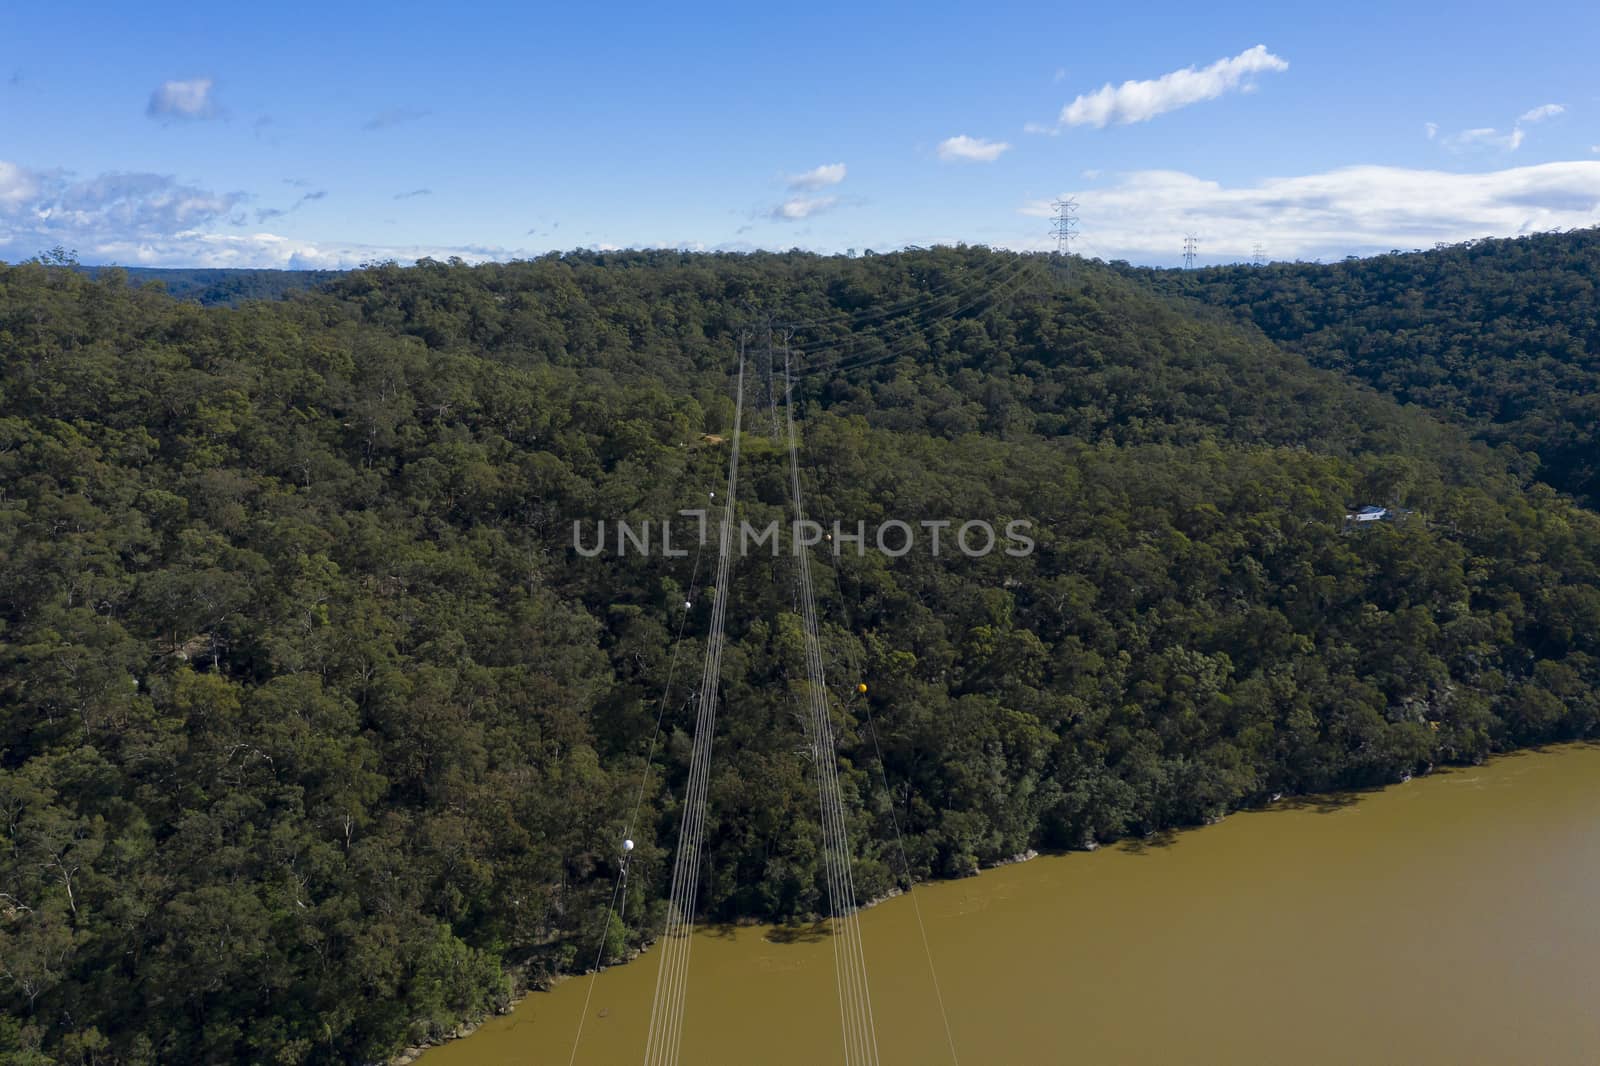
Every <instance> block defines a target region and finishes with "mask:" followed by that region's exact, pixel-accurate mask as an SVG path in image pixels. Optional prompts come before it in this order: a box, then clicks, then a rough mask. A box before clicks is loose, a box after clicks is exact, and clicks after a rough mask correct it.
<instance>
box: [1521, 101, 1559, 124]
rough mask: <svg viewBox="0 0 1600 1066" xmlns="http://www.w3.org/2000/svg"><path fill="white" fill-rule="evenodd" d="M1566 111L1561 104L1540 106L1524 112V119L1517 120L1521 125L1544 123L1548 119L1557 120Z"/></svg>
mask: <svg viewBox="0 0 1600 1066" xmlns="http://www.w3.org/2000/svg"><path fill="white" fill-rule="evenodd" d="M1565 110H1566V108H1564V107H1562V106H1561V105H1560V104H1540V105H1539V106H1538V107H1535V108H1532V109H1531V110H1528V111H1524V112H1523V113H1522V117H1521V118H1519V119H1517V121H1518V122H1519V123H1520V122H1543V121H1544V120H1545V119H1547V118H1555V117H1556V116H1557V115H1559V114H1561V113H1562V112H1563V111H1565Z"/></svg>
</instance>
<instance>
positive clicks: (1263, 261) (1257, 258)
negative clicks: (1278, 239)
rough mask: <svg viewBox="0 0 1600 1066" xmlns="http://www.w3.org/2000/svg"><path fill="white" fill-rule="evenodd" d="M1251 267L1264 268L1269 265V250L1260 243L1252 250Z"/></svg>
mask: <svg viewBox="0 0 1600 1066" xmlns="http://www.w3.org/2000/svg"><path fill="white" fill-rule="evenodd" d="M1250 265H1251V266H1258V267H1264V266H1266V265H1267V250H1266V249H1265V248H1263V247H1261V245H1260V244H1259V243H1257V244H1256V246H1255V247H1254V248H1252V249H1251V250H1250Z"/></svg>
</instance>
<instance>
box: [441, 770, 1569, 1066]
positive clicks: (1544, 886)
mask: <svg viewBox="0 0 1600 1066" xmlns="http://www.w3.org/2000/svg"><path fill="white" fill-rule="evenodd" d="M1596 810H1600V747H1596V746H1594V745H1582V744H1580V745H1567V746H1562V747H1560V748H1555V749H1550V750H1548V751H1545V752H1540V753H1518V754H1511V755H1506V756H1501V757H1499V758H1496V759H1495V760H1492V761H1491V762H1489V763H1488V764H1486V765H1484V766H1479V767H1457V768H1441V769H1439V770H1437V771H1436V772H1435V773H1434V774H1432V775H1429V776H1426V777H1419V778H1417V779H1416V780H1415V781H1412V782H1410V783H1408V784H1405V785H1401V786H1395V787H1390V788H1387V789H1382V790H1376V791H1371V792H1363V793H1356V794H1344V795H1334V796H1321V797H1306V798H1299V799H1295V798H1289V799H1285V800H1283V801H1282V802H1280V803H1279V804H1276V805H1274V806H1273V807H1272V808H1270V809H1267V810H1264V811H1255V810H1251V811H1243V812H1239V813H1237V814H1235V815H1233V816H1231V817H1229V818H1227V819H1226V820H1225V821H1223V822H1222V823H1221V824H1219V825H1215V826H1211V827H1208V828H1205V829H1204V831H1203V832H1184V833H1176V834H1171V835H1163V836H1161V837H1157V838H1153V839H1149V840H1134V841H1124V842H1122V843H1120V844H1117V845H1114V846H1109V847H1105V848H1102V849H1100V851H1099V852H1097V853H1096V854H1093V855H1087V854H1082V853H1076V852H1074V853H1069V854H1065V855H1044V856H1041V857H1039V858H1038V859H1036V860H1035V861H1032V862H1026V863H1021V864H1016V865H1007V866H1001V867H998V868H994V869H991V870H988V871H985V872H984V873H983V874H982V875H980V876H978V877H976V878H966V879H961V880H955V881H940V882H930V883H927V884H924V885H919V886H918V889H917V900H918V908H915V909H914V908H911V907H907V906H905V905H904V904H902V903H897V902H894V901H890V902H888V903H886V904H885V905H883V906H880V907H874V908H872V909H871V910H870V911H869V912H867V913H866V914H864V915H863V918H862V930H863V939H864V942H865V945H866V951H867V957H868V963H869V967H870V969H871V974H872V981H873V1006H874V1011H875V1014H876V1016H877V1019H878V1032H879V1040H880V1045H881V1046H882V1049H883V1061H884V1062H885V1063H886V1064H889V1063H897V1062H904V1063H914V1062H915V1063H927V1062H938V1061H949V1057H950V1056H949V1049H948V1046H947V1044H946V1042H945V1037H944V1033H945V1029H944V1025H943V1021H942V1019H941V1018H940V1015H939V1013H938V1008H937V999H936V997H935V994H934V989H933V982H932V975H931V972H930V970H929V966H928V960H927V956H925V955H924V952H923V948H922V941H921V938H920V936H919V932H918V927H917V926H918V923H917V915H916V911H917V910H918V909H920V912H921V917H922V919H923V921H924V923H925V928H926V932H927V942H928V945H929V947H930V948H931V953H932V956H933V960H934V962H935V963H936V964H937V974H938V978H939V984H940V985H941V987H942V989H943V996H944V1000H945V1002H946V1004H947V1006H948V1008H949V1011H950V1024H951V1032H952V1034H953V1036H954V1037H955V1040H956V1044H957V1047H958V1048H959V1049H960V1051H961V1054H962V1057H963V1058H967V1059H969V1060H971V1061H993V1062H1023V1061H1027V1062H1034V1061H1054V1060H1055V1059H1057V1058H1059V1057H1061V1056H1060V1054H1058V1052H1060V1051H1061V1048H1062V1041H1063V1040H1064V1039H1065V1038H1066V1037H1065V1034H1071V1046H1072V1049H1073V1055H1072V1057H1073V1058H1075V1059H1083V1060H1087V1061H1116V1062H1129V1063H1140V1062H1150V1063H1157V1062H1171V1061H1185V1062H1193V1063H1207V1062H1216V1063H1219V1064H1220V1063H1224V1062H1226V1063H1229V1064H1236V1063H1249V1062H1268V1061H1284V1060H1285V1059H1292V1060H1294V1061H1297V1062H1306V1063H1323V1062H1326V1063H1330V1064H1331V1063H1335V1062H1348V1061H1405V1062H1408V1063H1418V1064H1428V1063H1441V1064H1442V1063H1452V1064H1454V1063H1461V1062H1467V1063H1470V1062H1484V1063H1489V1062H1506V1061H1539V1062H1546V1063H1567V1062H1571V1063H1580V1062H1585V1063H1587V1062H1593V1061H1600V1021H1597V1020H1596V1019H1595V1016H1594V1012H1593V1011H1591V1010H1589V1009H1588V1007H1587V1006H1586V1003H1585V999H1584V996H1583V994H1582V990H1583V989H1586V988H1589V987H1592V986H1593V985H1595V984H1596V983H1600V929H1597V928H1596V925H1595V923H1593V922H1592V921H1590V920H1589V918H1588V914H1589V903H1588V890H1587V886H1588V885H1590V884H1593V883H1596V881H1600V829H1597V828H1596V825H1597V822H1600V819H1596V818H1595V816H1594V811H1596ZM776 932H777V934H778V935H777V936H773V935H772V934H773V933H774V930H772V929H770V928H749V927H740V928H712V929H703V930H701V931H700V933H699V934H698V935H697V937H696V941H695V948H694V952H695V953H694V960H693V982H692V991H691V994H690V1007H689V1016H688V1022H687V1026H686V1030H685V1051H684V1054H685V1058H686V1060H689V1061H695V1062H697V1063H717V1062H739V1061H750V1059H749V1049H750V1048H752V1047H760V1048H762V1049H763V1050H762V1054H761V1058H762V1060H763V1061H766V1062H771V1063H774V1064H777V1066H782V1064H785V1063H791V1062H792V1063H795V1064H797V1066H798V1064H800V1063H814V1062H822V1061H831V1060H832V1059H834V1058H837V1051H836V1048H835V1047H834V1044H833V1043H832V1041H837V1039H838V1031H837V1013H838V1007H837V1001H836V994H835V992H834V989H833V985H832V979H833V974H832V962H831V948H830V946H829V944H828V939H827V935H826V931H825V930H809V929H808V930H803V931H802V932H801V934H800V935H794V931H793V930H788V931H785V930H781V929H780V930H777V931H776ZM654 978H655V973H654V969H653V968H652V967H650V966H649V965H645V966H618V967H612V968H609V969H607V970H605V971H604V972H602V973H600V974H599V975H598V976H597V977H596V978H595V984H594V992H593V1001H592V1003H591V1005H590V1011H589V1015H588V1019H587V1022H586V1024H585V1029H584V1038H583V1045H582V1048H581V1051H582V1054H581V1055H580V1056H579V1059H578V1061H580V1062H597V1063H598V1062H614V1061H626V1060H629V1059H631V1058H636V1057H637V1055H638V1051H639V1048H640V1047H642V1046H643V1044H642V1039H643V1032H644V1029H645V1028H646V1027H647V1025H648V1018H649V1009H650V997H651V992H652V990H653V983H654ZM587 983H588V981H587V979H584V980H582V981H579V982H570V981H567V982H562V983H561V984H559V985H557V986H556V987H555V988H554V989H553V990H551V991H550V992H547V993H542V994H540V995H538V996H526V997H524V998H523V999H522V1000H521V1001H520V1002H519V1004H518V1005H517V1007H516V1008H515V1009H514V1010H513V1011H512V1012H511V1013H510V1014H508V1015H505V1016H502V1017H497V1018H491V1019H489V1020H488V1021H487V1022H486V1023H485V1024H484V1025H482V1026H481V1027H479V1028H478V1029H477V1030H476V1031H475V1032H474V1034H473V1035H472V1036H471V1037H470V1038H468V1039H467V1040H460V1041H455V1042H452V1043H450V1044H446V1045H443V1046H441V1047H438V1048H435V1049H432V1050H430V1051H428V1052H427V1053H426V1054H425V1055H424V1056H423V1057H422V1059H421V1060H420V1061H421V1062H422V1064H423V1066H464V1064H467V1063H471V1064H473V1066H479V1064H482V1066H497V1064H502V1063H504V1064H506V1066H510V1064H512V1063H516V1064H517V1066H527V1064H529V1063H544V1062H559V1063H565V1062H567V1061H568V1058H569V1056H570V1055H571V1051H572V1041H573V1037H574V1035H575V1033H576V1032H577V1024H578V1015H579V1013H580V1012H581V1010H582V1003H583V1000H584V998H585V996H586V994H587V992H588V989H587V988H586V985H587ZM713 1005H714V1006H713ZM1497 1019H1498V1020H1499V1021H1496V1020H1497ZM1506 1019H1512V1020H1514V1021H1515V1024H1514V1025H1513V1024H1510V1023H1508V1022H1506ZM1313 1038H1314V1040H1313ZM1196 1049H1199V1050H1198V1051H1197V1050H1196ZM741 1055H743V1056H744V1057H743V1058H741ZM973 1056H978V1057H977V1058H973Z"/></svg>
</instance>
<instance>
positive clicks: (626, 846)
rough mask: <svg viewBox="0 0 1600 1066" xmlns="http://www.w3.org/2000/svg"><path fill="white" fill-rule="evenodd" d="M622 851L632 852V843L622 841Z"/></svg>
mask: <svg viewBox="0 0 1600 1066" xmlns="http://www.w3.org/2000/svg"><path fill="white" fill-rule="evenodd" d="M622 850H623V851H632V850H633V841H631V840H624V841H623V842H622Z"/></svg>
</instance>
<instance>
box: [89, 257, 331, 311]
mask: <svg viewBox="0 0 1600 1066" xmlns="http://www.w3.org/2000/svg"><path fill="white" fill-rule="evenodd" d="M80 269H82V270H83V271H84V273H86V274H88V275H89V276H91V277H94V276H96V275H98V274H99V273H101V272H102V271H107V270H114V271H118V272H120V273H121V274H122V275H124V276H126V277H127V279H128V283H129V284H130V285H150V284H155V285H159V286H161V287H162V288H163V289H165V290H166V292H167V293H168V295H170V296H174V297H176V298H178V299H180V300H192V301H194V302H195V303H198V304H202V305H204V306H206V307H214V306H218V305H224V306H232V305H234V304H237V303H242V302H243V301H245V300H277V299H281V298H282V297H284V296H287V295H289V294H290V293H296V292H304V291H305V290H307V289H315V288H318V287H319V286H322V285H326V284H327V283H328V282H330V281H332V280H333V279H335V278H337V277H338V276H339V275H340V274H341V273H342V271H338V270H239V269H230V268H215V269H207V268H201V267H81V268H80Z"/></svg>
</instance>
